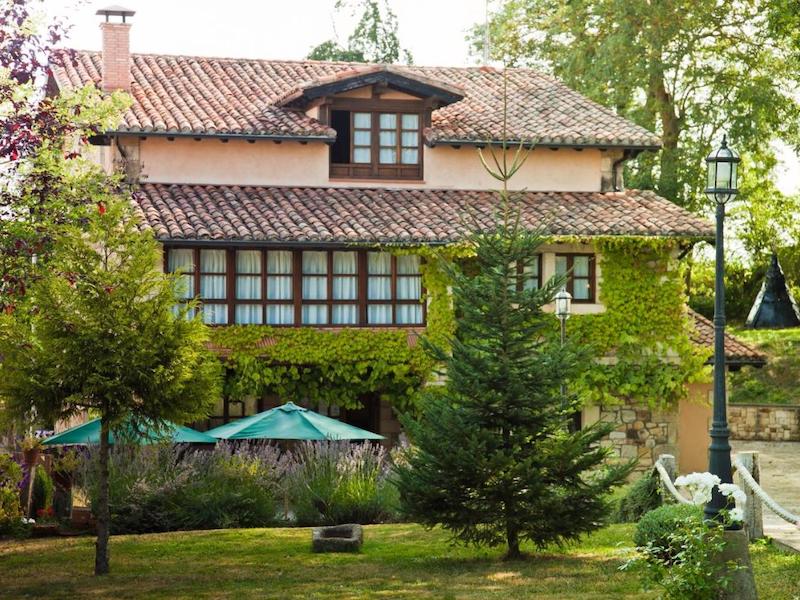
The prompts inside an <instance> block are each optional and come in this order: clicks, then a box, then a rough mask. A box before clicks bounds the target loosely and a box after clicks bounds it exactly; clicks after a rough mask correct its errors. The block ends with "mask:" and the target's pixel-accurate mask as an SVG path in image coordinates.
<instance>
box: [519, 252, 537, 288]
mask: <svg viewBox="0 0 800 600" xmlns="http://www.w3.org/2000/svg"><path fill="white" fill-rule="evenodd" d="M522 272H523V273H524V279H523V284H522V285H523V288H524V289H526V290H535V289H537V288H538V287H539V257H538V256H537V257H536V258H534V259H533V261H532V262H531V263H529V264H528V265H526V266H525V267H524V268H523V269H522Z"/></svg>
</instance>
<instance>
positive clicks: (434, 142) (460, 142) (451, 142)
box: [425, 138, 661, 152]
mask: <svg viewBox="0 0 800 600" xmlns="http://www.w3.org/2000/svg"><path fill="white" fill-rule="evenodd" d="M504 143H505V145H506V146H509V147H510V146H519V145H520V144H522V145H523V147H529V148H534V147H536V146H543V147H545V148H598V149H601V150H602V149H605V148H619V149H623V150H636V151H639V152H644V151H653V152H655V151H658V150H661V144H655V145H653V144H628V143H620V142H613V143H607V142H558V141H551V140H546V139H545V140H505V141H504V140H473V139H458V138H450V139H426V140H425V144H426V145H427V146H429V147H431V148H433V147H435V146H440V145H443V146H478V147H484V146H487V145H488V146H502V145H503V144H504Z"/></svg>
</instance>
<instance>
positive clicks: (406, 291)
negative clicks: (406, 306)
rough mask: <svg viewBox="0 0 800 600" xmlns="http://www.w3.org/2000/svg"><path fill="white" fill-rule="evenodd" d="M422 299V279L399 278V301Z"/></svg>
mask: <svg viewBox="0 0 800 600" xmlns="http://www.w3.org/2000/svg"><path fill="white" fill-rule="evenodd" d="M421 297H422V279H421V278H420V277H398V278H397V299H398V300H419V299H420V298H421Z"/></svg>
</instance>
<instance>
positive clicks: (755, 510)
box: [737, 452, 764, 540]
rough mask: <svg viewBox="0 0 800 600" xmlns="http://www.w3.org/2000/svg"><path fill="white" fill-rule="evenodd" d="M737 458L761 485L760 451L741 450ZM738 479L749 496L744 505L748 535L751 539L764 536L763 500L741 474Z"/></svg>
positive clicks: (740, 485)
mask: <svg viewBox="0 0 800 600" xmlns="http://www.w3.org/2000/svg"><path fill="white" fill-rule="evenodd" d="M737 458H738V459H739V460H740V461H741V463H742V466H743V467H744V468H745V469H747V470H748V471H749V472H750V474H751V475H752V476H753V479H755V480H756V483H758V484H759V485H761V473H760V469H759V466H758V452H739V453H738V454H737ZM738 479H739V487H740V488H742V489H743V490H744V493H745V495H746V496H747V502H746V503H745V505H744V527H745V530H746V531H747V536H748V537H749V538H750V539H751V540H757V539H759V538H762V537H764V519H763V509H762V507H761V500H760V499H759V497H758V496H756V494H755V492H754V491H753V490H751V489H750V487H749V486H748V485H746V484H745V482H744V480H742V477H741V475H739V476H738Z"/></svg>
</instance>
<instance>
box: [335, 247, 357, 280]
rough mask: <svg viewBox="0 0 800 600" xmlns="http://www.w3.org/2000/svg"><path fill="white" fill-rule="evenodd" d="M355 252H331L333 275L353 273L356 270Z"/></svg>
mask: <svg viewBox="0 0 800 600" xmlns="http://www.w3.org/2000/svg"><path fill="white" fill-rule="evenodd" d="M357 264H358V263H357V261H356V253H355V252H334V253H333V274H334V275H355V274H356V273H357V272H358V268H357Z"/></svg>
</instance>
